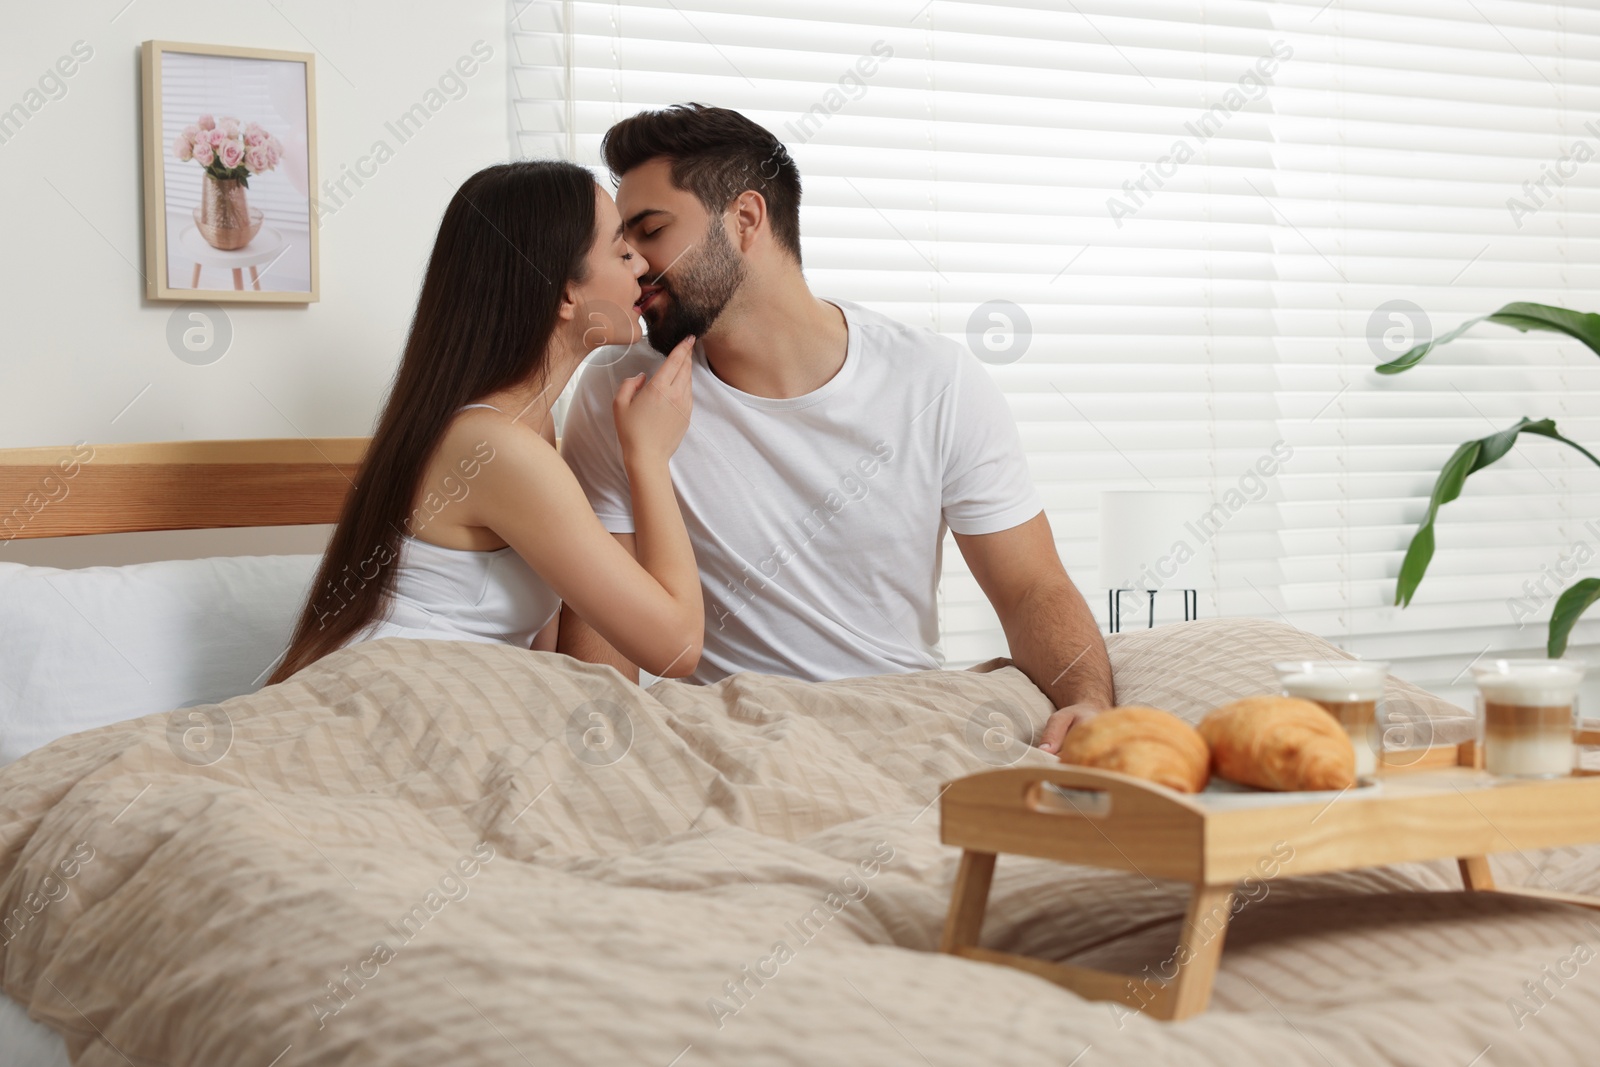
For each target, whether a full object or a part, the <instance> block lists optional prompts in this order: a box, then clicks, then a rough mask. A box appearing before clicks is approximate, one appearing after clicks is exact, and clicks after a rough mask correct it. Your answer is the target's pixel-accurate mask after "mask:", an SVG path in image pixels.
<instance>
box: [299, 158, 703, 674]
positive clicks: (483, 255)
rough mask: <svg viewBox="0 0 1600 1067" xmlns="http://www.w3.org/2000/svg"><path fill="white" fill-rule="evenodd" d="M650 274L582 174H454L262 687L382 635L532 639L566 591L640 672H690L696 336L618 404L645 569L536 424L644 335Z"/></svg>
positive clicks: (696, 620) (699, 619)
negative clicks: (690, 443) (327, 527)
mask: <svg viewBox="0 0 1600 1067" xmlns="http://www.w3.org/2000/svg"><path fill="white" fill-rule="evenodd" d="M644 269H645V266H644V260H643V259H642V258H641V257H639V256H638V255H636V254H635V253H634V251H633V249H632V248H631V247H629V245H628V244H627V242H625V241H624V240H623V239H622V224H621V219H620V218H619V216H618V215H617V207H616V204H615V203H613V202H612V200H611V197H610V196H608V195H607V194H606V192H605V191H604V190H603V189H601V188H600V187H599V186H598V185H597V184H595V181H594V179H593V178H592V177H590V175H589V172H588V171H587V170H585V169H584V168H582V167H580V166H577V165H575V164H571V163H563V162H544V161H540V162H520V163H508V164H503V165H501V166H495V167H489V168H487V169H485V170H482V171H479V172H478V173H477V174H474V175H473V176H472V177H471V178H469V179H467V181H466V183H465V184H463V185H462V186H461V188H460V190H459V191H458V192H457V193H456V195H455V196H454V197H453V198H452V199H451V201H450V206H449V207H448V208H446V209H445V214H444V221H443V222H441V223H440V225H439V235H438V237H437V239H436V240H435V241H434V246H433V254H432V255H431V256H430V257H429V260H428V270H427V274H426V276H425V277H424V279H423V283H422V295H421V297H420V298H419V300H418V302H417V312H416V317H415V318H414V320H413V321H412V324H411V334H410V337H409V338H408V339H407V341H406V347H405V352H404V354H403V355H402V357H401V360H400V369H399V370H398V372H397V373H396V375H395V381H394V387H393V389H392V390H391V391H390V394H389V399H388V402H387V403H386V404H385V406H384V409H383V414H382V416H381V417H380V418H379V420H378V427H377V430H376V431H375V432H374V433H373V437H372V443H371V445H370V446H369V447H368V450H367V455H366V459H365V460H364V461H363V463H362V467H361V474H360V478H359V480H358V483H357V485H356V486H355V488H354V489H352V491H351V493H350V496H349V498H348V500H347V501H346V503H345V508H344V514H343V516H342V517H341V518H340V520H339V526H338V528H337V529H336V530H335V531H334V534H333V538H332V540H331V541H330V542H329V544H328V550H327V552H326V554H325V555H324V556H323V559H322V567H321V569H320V570H319V571H318V573H317V577H316V581H315V582H314V583H313V584H312V587H311V588H312V593H311V597H310V600H309V601H308V602H307V604H306V607H305V610H304V611H303V612H302V614H301V616H300V621H299V624H298V625H297V626H296V628H295V632H294V638H293V640H292V641H291V643H290V645H289V650H288V651H287V652H286V653H285V654H284V658H283V662H282V664H281V665H280V666H279V667H278V669H277V671H276V672H274V674H273V676H272V679H271V681H272V682H279V681H282V680H283V679H285V678H288V677H289V676H290V675H292V674H294V673H295V672H296V671H298V670H300V669H301V668H303V667H305V666H307V665H308V664H311V663H314V662H316V661H317V660H319V659H321V658H322V657H323V656H325V655H327V654H328V653H329V652H332V651H334V650H336V649H338V648H342V647H344V646H345V645H349V644H353V643H355V642H357V641H365V640H371V639H374V638H379V637H390V636H398V637H416V638H440V639H446V640H470V641H503V642H506V643H509V644H515V645H518V646H520V647H523V648H528V647H530V646H531V645H532V644H533V641H534V638H535V636H536V635H538V634H539V633H540V632H541V631H542V630H546V628H547V626H549V625H550V624H551V623H552V621H553V620H554V619H555V617H556V612H557V610H558V609H559V607H560V604H561V602H562V601H566V602H567V603H569V604H571V605H572V607H573V609H574V610H575V611H577V612H578V613H579V614H580V615H582V616H583V618H584V619H585V620H586V621H587V622H589V623H590V624H591V625H592V626H593V627H594V628H595V629H596V630H597V631H598V632H599V633H600V635H601V636H602V637H604V638H605V639H606V640H608V641H610V642H611V644H612V645H613V646H615V647H616V649H617V650H618V651H619V652H621V653H622V654H623V655H625V656H627V657H628V658H629V659H631V660H633V661H634V662H636V663H638V664H639V665H640V666H641V667H643V668H644V669H646V670H648V671H650V672H651V673H653V674H657V675H661V676H665V677H673V678H676V677H681V676H683V675H687V674H689V673H690V672H691V671H693V670H694V668H695V666H696V664H697V663H698V662H699V659H700V645H701V638H702V635H703V631H704V626H705V616H704V609H703V606H702V601H701V595H700V576H699V572H698V570H697V569H696V567H695V561H694V553H693V550H692V549H691V548H690V545H689V536H688V532H687V531H686V530H685V529H684V525H683V517H682V515H681V514H680V513H679V511H678V502H677V498H676V496H675V495H674V493H673V489H672V482H671V478H670V476H669V475H668V472H667V460H668V459H669V458H670V457H671V455H672V453H673V452H674V450H676V449H677V447H678V443H679V442H680V441H681V440H682V439H683V434H684V431H685V430H686V429H687V427H688V418H689V413H690V408H691V396H690V388H689V382H690V366H689V358H690V351H691V349H692V347H693V343H694V338H692V337H690V338H687V339H685V340H684V341H683V343H682V344H680V345H678V346H677V347H676V348H675V349H673V350H672V353H671V354H670V355H669V356H668V357H667V359H666V361H665V363H663V364H662V366H661V369H660V370H659V371H657V372H656V374H655V377H654V378H652V379H651V380H650V381H649V383H648V384H646V382H645V376H644V375H643V374H640V375H638V376H636V377H634V378H630V379H628V380H627V381H625V382H623V383H622V384H621V386H620V387H619V388H618V389H617V395H616V398H615V400H614V401H613V405H612V407H613V412H614V414H615V416H616V425H617V439H618V443H619V444H620V446H621V450H622V456H623V462H624V464H625V465H626V467H627V471H628V478H629V482H630V485H631V488H632V492H633V512H634V522H635V525H636V528H637V533H636V539H635V546H636V551H637V553H638V557H637V561H635V558H634V556H632V555H630V554H629V553H628V552H627V551H626V550H625V549H623V548H622V546H621V545H619V544H618V543H617V541H616V539H615V538H613V537H612V536H611V535H610V534H609V533H607V532H606V530H605V529H604V528H603V527H602V526H601V525H600V520H599V519H597V518H595V514H594V511H593V510H592V509H591V508H590V507H589V503H588V500H587V499H586V498H585V496H584V494H583V490H582V489H581V488H580V487H579V485H578V482H577V479H575V478H574V477H573V475H572V472H571V471H570V470H569V469H568V468H567V465H566V464H565V463H564V462H563V461H562V459H561V457H560V456H559V455H558V454H557V452H556V450H555V447H554V444H555V435H554V430H553V423H552V421H551V416H550V407H551V405H552V404H553V403H554V401H555V399H556V398H557V397H558V396H560V394H561V391H562V389H563V388H564V387H565V386H566V384H567V381H568V379H570V378H571V377H572V374H573V372H574V371H575V370H576V369H577V367H578V365H579V364H580V363H582V362H583V359H584V357H585V356H587V355H588V354H589V352H591V351H592V350H593V349H595V348H597V347H599V346H601V345H609V344H628V343H631V342H633V341H636V340H638V339H639V319H638V309H637V306H636V305H637V302H638V300H639V298H640V288H639V283H638V279H639V277H640V275H642V274H643V273H644ZM541 647H551V646H550V644H549V642H541Z"/></svg>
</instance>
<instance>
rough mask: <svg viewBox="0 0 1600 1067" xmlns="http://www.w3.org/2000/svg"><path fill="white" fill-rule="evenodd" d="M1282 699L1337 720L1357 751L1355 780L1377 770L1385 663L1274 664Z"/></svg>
mask: <svg viewBox="0 0 1600 1067" xmlns="http://www.w3.org/2000/svg"><path fill="white" fill-rule="evenodd" d="M1272 667H1273V670H1275V671H1277V672H1278V684H1279V685H1280V686H1281V687H1282V688H1283V695H1284V696H1291V697H1300V698H1301V699H1303V700H1310V701H1314V702H1316V703H1318V704H1321V705H1322V706H1323V708H1325V709H1326V710H1327V712H1328V714H1329V715H1332V716H1333V717H1334V718H1335V719H1337V720H1339V725H1340V726H1343V727H1344V732H1345V733H1347V734H1349V735H1350V746H1351V747H1352V748H1354V749H1355V750H1356V777H1358V778H1367V777H1370V776H1371V775H1372V774H1374V773H1375V772H1376V771H1377V769H1378V753H1379V752H1381V751H1382V750H1383V735H1382V733H1381V731H1380V729H1379V726H1378V720H1379V708H1380V706H1381V705H1382V704H1383V683H1384V681H1385V680H1386V679H1387V678H1388V677H1389V665H1388V664H1387V663H1375V662H1370V661H1367V660H1350V659H1339V660H1294V661H1290V662H1287V663H1274V664H1273V665H1272Z"/></svg>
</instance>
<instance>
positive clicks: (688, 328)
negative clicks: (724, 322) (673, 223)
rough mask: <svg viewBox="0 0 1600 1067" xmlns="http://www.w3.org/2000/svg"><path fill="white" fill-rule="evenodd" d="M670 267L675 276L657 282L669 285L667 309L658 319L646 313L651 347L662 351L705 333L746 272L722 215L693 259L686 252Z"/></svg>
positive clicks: (707, 232) (714, 222)
mask: <svg viewBox="0 0 1600 1067" xmlns="http://www.w3.org/2000/svg"><path fill="white" fill-rule="evenodd" d="M668 270H670V271H671V272H672V273H671V276H670V277H669V276H667V275H666V274H663V275H662V277H661V279H660V281H659V282H658V283H657V284H659V285H661V286H663V287H664V288H665V292H664V293H663V294H662V295H663V296H665V297H666V298H667V300H666V301H665V309H664V310H663V311H661V312H660V313H659V314H658V315H657V316H656V317H655V318H654V319H652V318H651V317H650V316H648V315H647V316H645V325H646V337H647V338H648V339H649V341H650V347H652V348H654V349H655V350H656V351H657V352H660V353H661V354H662V355H667V354H669V353H670V352H671V351H672V350H673V349H674V348H676V347H677V346H678V342H680V341H682V340H683V339H684V338H685V337H688V336H689V335H690V334H694V335H695V336H696V337H704V336H705V334H706V331H707V330H709V329H711V325H712V323H714V322H716V321H717V316H718V315H721V314H722V312H723V309H724V308H726V307H727V306H728V302H729V301H730V300H732V299H733V294H734V293H736V292H738V291H739V286H740V285H742V284H743V283H744V273H745V268H744V262H743V260H741V259H740V258H739V256H738V254H737V253H736V252H735V251H734V250H733V244H732V242H730V241H729V240H728V231H727V230H726V229H724V228H723V225H722V220H721V219H720V218H718V219H713V220H712V222H711V225H709V226H707V227H706V239H705V243H704V244H703V245H702V246H701V249H700V252H699V254H698V255H695V256H693V258H692V259H691V258H690V257H689V256H684V257H683V258H682V259H681V260H680V261H679V262H678V263H677V264H676V265H675V266H672V267H669V268H668ZM657 299H658V300H659V299H661V298H660V297H657Z"/></svg>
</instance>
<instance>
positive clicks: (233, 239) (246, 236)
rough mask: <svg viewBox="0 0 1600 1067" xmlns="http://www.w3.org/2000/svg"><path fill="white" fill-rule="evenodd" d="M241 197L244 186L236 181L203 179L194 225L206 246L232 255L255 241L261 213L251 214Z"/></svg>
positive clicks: (242, 196)
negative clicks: (251, 241)
mask: <svg viewBox="0 0 1600 1067" xmlns="http://www.w3.org/2000/svg"><path fill="white" fill-rule="evenodd" d="M244 194H245V190H244V186H243V185H241V184H240V183H239V182H238V180H237V179H233V178H213V177H212V176H211V175H209V174H207V175H205V176H204V178H203V180H202V181H201V184H200V208H199V210H198V211H196V212H195V224H196V226H197V227H198V228H199V230H200V236H202V237H204V238H205V240H206V244H208V245H210V246H211V247H212V248H217V249H221V250H222V251H224V252H232V251H235V250H237V249H240V248H243V247H244V246H245V245H247V244H249V243H250V240H251V239H252V238H253V237H255V235H256V231H257V230H259V229H260V228H261V212H259V211H251V210H250V205H249V203H248V202H247V201H246V200H245V195H244Z"/></svg>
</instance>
